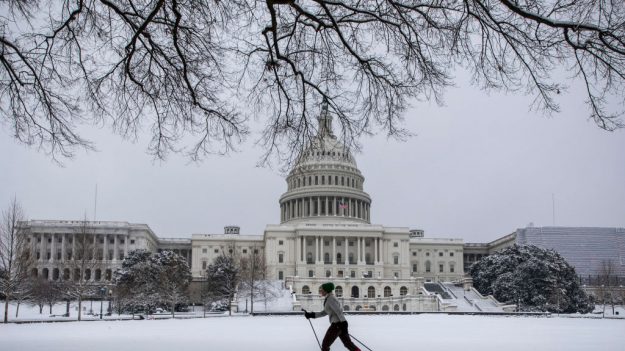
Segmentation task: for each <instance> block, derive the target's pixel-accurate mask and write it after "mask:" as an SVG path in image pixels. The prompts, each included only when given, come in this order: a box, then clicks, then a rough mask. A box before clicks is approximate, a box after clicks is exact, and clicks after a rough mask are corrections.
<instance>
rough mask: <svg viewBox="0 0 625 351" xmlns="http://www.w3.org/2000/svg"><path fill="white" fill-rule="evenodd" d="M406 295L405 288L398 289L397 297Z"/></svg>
mask: <svg viewBox="0 0 625 351" xmlns="http://www.w3.org/2000/svg"><path fill="white" fill-rule="evenodd" d="M407 294H408V288H407V287H405V286H402V287H401V288H399V295H400V296H406V295H407Z"/></svg>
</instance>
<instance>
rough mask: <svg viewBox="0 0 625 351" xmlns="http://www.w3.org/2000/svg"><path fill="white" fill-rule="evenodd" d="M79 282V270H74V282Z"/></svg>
mask: <svg viewBox="0 0 625 351" xmlns="http://www.w3.org/2000/svg"><path fill="white" fill-rule="evenodd" d="M79 280H80V268H75V269H74V281H75V282H77V281H79Z"/></svg>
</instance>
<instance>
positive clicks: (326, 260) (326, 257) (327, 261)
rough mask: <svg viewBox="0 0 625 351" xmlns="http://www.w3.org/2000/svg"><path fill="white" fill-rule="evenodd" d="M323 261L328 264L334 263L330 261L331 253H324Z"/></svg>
mask: <svg viewBox="0 0 625 351" xmlns="http://www.w3.org/2000/svg"><path fill="white" fill-rule="evenodd" d="M323 263H325V264H328V263H332V262H330V253H329V252H326V253H324V254H323Z"/></svg>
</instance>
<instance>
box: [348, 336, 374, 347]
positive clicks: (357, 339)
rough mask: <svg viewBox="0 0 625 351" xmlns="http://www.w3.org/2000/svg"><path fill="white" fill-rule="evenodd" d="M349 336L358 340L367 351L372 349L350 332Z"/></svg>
mask: <svg viewBox="0 0 625 351" xmlns="http://www.w3.org/2000/svg"><path fill="white" fill-rule="evenodd" d="M349 336H350V337H351V338H352V339H354V340H356V341H358V342H359V343H360V345H362V346H364V347H365V349H367V350H369V351H373V350H371V349H370V348H369V346H367V345H365V344H364V343H363V342H362V341H360V340H358V339H356V337H355V336H353V335H352V334H349Z"/></svg>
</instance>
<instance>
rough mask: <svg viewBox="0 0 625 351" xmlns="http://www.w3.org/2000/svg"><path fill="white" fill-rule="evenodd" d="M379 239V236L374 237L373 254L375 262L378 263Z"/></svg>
mask: <svg viewBox="0 0 625 351" xmlns="http://www.w3.org/2000/svg"><path fill="white" fill-rule="evenodd" d="M378 240H379V238H375V239H373V256H374V257H375V258H374V263H375V264H378V261H379V259H378Z"/></svg>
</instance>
